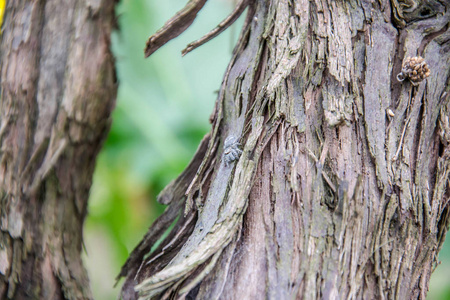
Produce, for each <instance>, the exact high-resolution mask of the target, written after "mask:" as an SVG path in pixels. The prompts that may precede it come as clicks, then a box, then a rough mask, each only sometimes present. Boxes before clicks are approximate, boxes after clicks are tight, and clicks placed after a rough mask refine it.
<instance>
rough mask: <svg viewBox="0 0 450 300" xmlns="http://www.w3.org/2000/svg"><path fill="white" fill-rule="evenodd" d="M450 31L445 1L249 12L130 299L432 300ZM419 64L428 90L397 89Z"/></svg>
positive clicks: (445, 146)
mask: <svg viewBox="0 0 450 300" xmlns="http://www.w3.org/2000/svg"><path fill="white" fill-rule="evenodd" d="M449 22H450V4H449V3H448V2H447V1H432V0H430V1H402V0H392V1H387V0H382V1H368V0H363V1H352V0H350V1H326V0H315V1H308V0H297V1H287V0H271V1H251V2H250V4H249V10H248V16H247V20H246V22H245V25H244V28H243V31H242V34H241V37H240V40H239V42H238V45H237V46H236V49H235V51H234V56H233V58H232V61H231V62H230V64H229V67H228V70H227V71H226V74H225V77H224V81H223V84H222V88H221V91H220V94H219V97H218V99H217V105H216V109H215V111H214V114H213V117H212V131H211V133H210V134H209V135H208V136H207V138H206V139H205V140H204V142H203V143H202V145H201V146H200V147H199V150H198V152H197V154H196V156H195V158H194V159H193V162H192V163H191V165H190V166H189V167H188V168H187V169H186V171H185V172H184V173H183V174H182V175H181V177H180V178H179V179H178V180H176V181H174V182H173V183H172V184H170V185H169V186H168V187H167V188H166V189H165V190H164V191H163V192H162V193H161V195H160V196H159V200H160V201H161V202H163V203H165V204H168V205H169V207H168V209H167V211H166V213H165V214H164V215H163V216H162V217H161V218H160V219H158V220H157V221H156V222H155V223H154V224H153V225H152V227H151V228H150V229H149V232H148V233H147V235H146V237H145V239H144V240H143V241H142V243H141V244H140V245H139V247H138V248H136V250H135V251H134V252H133V253H132V254H131V256H130V259H129V261H128V262H127V263H126V264H125V265H124V267H123V269H122V272H121V275H122V276H126V277H127V280H126V282H125V284H124V287H123V291H122V297H123V298H124V299H134V298H136V297H140V298H141V299H150V298H155V299H176V298H180V297H185V296H186V297H187V298H188V299H194V298H195V299H293V298H298V299H319V298H321V299H417V298H419V299H425V296H426V293H427V290H428V282H429V278H430V274H431V272H432V270H433V268H434V267H435V266H436V262H437V253H438V251H439V249H440V247H441V245H442V243H443V241H444V237H445V233H446V232H447V230H448V224H449V216H450V209H449V198H450V187H449V180H450V160H449V157H450V144H449V142H450V139H449V135H450V127H449V111H450V104H449V102H450V101H449V94H448V92H449V85H448V82H449V74H450V73H449V71H450V69H449V68H450V64H449V61H450V51H449V50H450V39H449V38H450V29H449ZM416 55H421V56H423V57H424V58H425V60H426V61H427V62H428V64H429V66H430V69H431V76H430V77H429V78H428V79H427V80H425V81H424V82H422V83H420V84H419V85H418V86H417V87H414V86H413V85H412V84H411V83H410V82H408V81H404V82H398V81H397V80H396V75H397V74H398V73H399V72H400V70H401V66H402V61H403V60H404V59H405V58H406V57H407V56H416ZM388 109H390V111H392V112H393V114H394V115H393V116H391V115H392V113H391V112H390V111H389V113H387V111H388ZM230 135H232V136H235V137H238V138H240V142H241V143H242V145H243V147H242V148H243V154H242V156H241V157H240V159H239V161H238V162H236V163H233V164H232V165H231V166H230V167H227V166H225V164H224V162H223V157H222V152H223V142H224V140H225V139H226V138H227V137H228V136H230ZM185 208H186V209H185ZM184 212H185V213H186V214H184ZM171 223H175V225H174V228H173V229H172V230H171V231H170V233H169V235H168V236H167V237H166V238H165V239H164V240H163V241H162V243H161V244H160V245H159V246H158V247H157V248H156V249H155V250H154V251H153V252H151V253H149V250H150V248H151V246H152V245H153V243H155V242H156V241H157V240H158V239H160V238H161V236H162V234H163V232H164V229H165V228H168V226H169V225H170V224H171Z"/></svg>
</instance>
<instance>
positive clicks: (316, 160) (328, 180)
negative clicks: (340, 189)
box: [306, 148, 336, 193]
mask: <svg viewBox="0 0 450 300" xmlns="http://www.w3.org/2000/svg"><path fill="white" fill-rule="evenodd" d="M306 150H307V152H308V154H309V156H310V157H311V158H312V159H313V160H314V161H315V162H316V164H317V163H320V161H319V159H318V158H317V157H316V155H315V154H314V153H313V152H312V151H311V150H310V149H309V148H306ZM321 165H322V164H321ZM321 174H322V177H323V179H325V181H326V182H327V184H328V186H329V187H330V189H331V190H332V191H333V193H336V186H335V185H334V183H333V181H331V178H330V177H329V176H328V174H327V173H326V172H325V171H324V170H322V171H321Z"/></svg>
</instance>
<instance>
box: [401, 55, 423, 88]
mask: <svg viewBox="0 0 450 300" xmlns="http://www.w3.org/2000/svg"><path fill="white" fill-rule="evenodd" d="M428 76H430V68H429V67H428V64H427V63H426V62H425V60H424V59H423V57H421V56H414V57H408V58H406V59H405V61H404V62H403V66H402V71H401V72H400V74H398V75H397V79H398V80H399V81H403V80H405V79H406V78H409V80H410V81H411V82H412V84H413V85H417V84H419V82H421V81H422V80H424V79H425V78H427V77H428Z"/></svg>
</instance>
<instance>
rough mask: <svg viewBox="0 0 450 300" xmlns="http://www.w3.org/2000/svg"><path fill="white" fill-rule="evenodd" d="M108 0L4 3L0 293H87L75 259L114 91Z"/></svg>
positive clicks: (30, 296) (85, 280) (3, 296)
mask: <svg viewBox="0 0 450 300" xmlns="http://www.w3.org/2000/svg"><path fill="white" fill-rule="evenodd" d="M114 4H115V3H114V1H60V0H47V1H25V0H14V1H8V3H7V7H6V15H5V22H4V27H3V34H2V36H1V44H0V53H1V73H0V74H1V75H0V76H1V77H0V78H1V103H0V120H1V121H0V124H1V125H0V126H1V127H0V138H1V152H0V196H1V197H0V199H1V200H0V207H1V216H0V221H1V223H0V226H1V233H0V279H1V280H0V298H1V299H90V298H92V295H91V291H90V288H89V281H88V278H87V274H86V271H85V270H84V268H83V266H82V262H81V257H80V255H81V250H82V226H83V221H84V217H85V215H86V207H87V199H88V194H89V188H90V186H91V180H92V173H93V170H94V165H95V157H96V155H97V153H98V152H99V150H100V147H101V144H102V141H103V140H104V138H105V136H106V133H107V131H108V129H109V126H110V118H109V116H110V113H111V110H112V108H113V106H114V102H115V96H116V83H115V77H114V76H115V75H114V60H113V57H112V55H111V53H110V51H109V45H110V34H111V30H112V28H113V22H114Z"/></svg>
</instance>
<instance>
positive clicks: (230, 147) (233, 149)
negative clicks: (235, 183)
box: [223, 135, 242, 167]
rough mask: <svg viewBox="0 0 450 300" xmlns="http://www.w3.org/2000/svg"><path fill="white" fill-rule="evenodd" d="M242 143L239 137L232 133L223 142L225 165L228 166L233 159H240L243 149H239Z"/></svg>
mask: <svg viewBox="0 0 450 300" xmlns="http://www.w3.org/2000/svg"><path fill="white" fill-rule="evenodd" d="M240 146H241V144H240V143H239V141H238V139H237V138H236V137H234V136H232V135H230V136H229V137H227V138H226V140H225V143H224V144H223V161H224V163H225V166H226V167H228V166H229V165H230V164H231V163H232V162H233V161H236V160H238V159H239V157H240V156H241V154H242V150H241V149H239V147H240Z"/></svg>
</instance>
